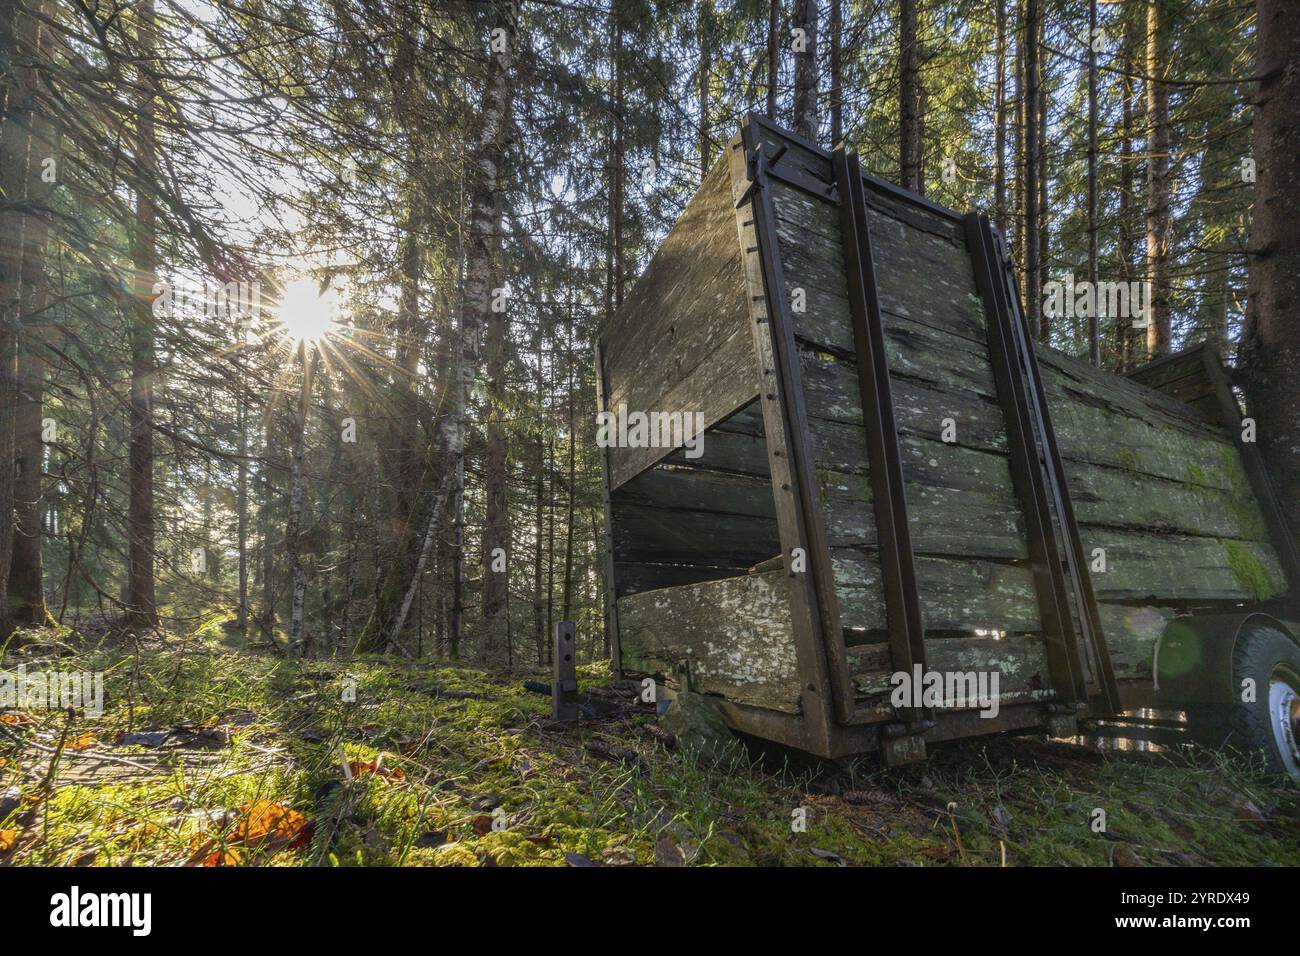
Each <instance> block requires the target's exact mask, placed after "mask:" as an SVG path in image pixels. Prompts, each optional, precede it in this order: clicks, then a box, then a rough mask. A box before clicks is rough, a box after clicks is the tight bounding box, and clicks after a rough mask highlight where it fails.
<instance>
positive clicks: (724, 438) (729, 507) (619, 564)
mask: <svg viewBox="0 0 1300 956" xmlns="http://www.w3.org/2000/svg"><path fill="white" fill-rule="evenodd" d="M700 450H701V452H702V454H701V455H700V457H698V458H687V457H686V456H685V452H684V451H679V452H677V453H676V454H674V455H671V456H669V458H667V459H665V460H664V461H663V462H661V463H660V464H658V465H655V466H654V467H652V468H650V469H648V470H646V471H644V472H642V473H641V474H639V475H637V476H636V477H635V478H632V479H631V480H629V481H627V482H626V483H625V484H623V485H622V486H621V487H619V488H617V489H615V490H614V492H613V493H612V494H611V495H610V515H611V519H612V520H611V539H612V546H613V551H614V560H615V575H616V578H617V593H618V594H619V595H620V596H622V595H624V594H629V593H636V592H639V591H646V590H653V589H655V588H660V587H669V586H672V585H675V584H686V583H695V582H698V581H704V580H713V579H716V578H721V577H729V576H732V575H736V574H743V573H744V571H745V569H746V568H748V567H750V566H751V565H753V564H754V563H755V562H757V561H760V560H763V559H764V558H767V557H770V556H771V555H772V554H774V553H776V551H777V550H778V549H779V548H780V537H779V533H778V529H777V524H776V507H775V504H774V501H773V498H772V484H771V478H770V475H769V473H768V463H767V448H766V445H765V442H764V437H763V423H762V419H761V417H759V416H758V415H757V413H756V408H755V407H748V408H746V409H743V410H742V411H740V412H738V413H737V414H736V415H735V416H733V417H732V418H730V419H727V420H725V421H723V422H721V423H719V424H718V425H716V426H715V427H713V428H711V429H709V430H708V431H707V432H706V433H705V435H704V440H703V442H702V443H701V445H700Z"/></svg>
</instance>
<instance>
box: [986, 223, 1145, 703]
mask: <svg viewBox="0 0 1300 956" xmlns="http://www.w3.org/2000/svg"><path fill="white" fill-rule="evenodd" d="M981 218H982V220H983V226H984V228H985V229H987V230H988V232H989V235H990V236H991V237H992V239H993V248H994V250H995V251H997V253H998V255H999V257H1000V258H1001V261H1002V264H1003V266H1002V275H1003V278H1004V279H1005V286H1004V287H1005V288H1006V289H1007V290H1008V292H1007V295H1008V301H1009V302H1010V305H1011V318H1012V323H1013V329H1014V331H1015V332H1016V334H1017V335H1018V336H1019V338H1020V344H1021V351H1022V355H1023V357H1024V367H1025V377H1026V384H1027V385H1028V386H1029V391H1030V398H1031V400H1032V402H1033V405H1032V406H1031V414H1032V415H1033V416H1034V417H1035V419H1036V421H1037V424H1038V433H1039V439H1040V442H1041V451H1042V455H1043V461H1044V464H1045V465H1046V472H1047V490H1048V491H1049V492H1050V493H1051V495H1052V503H1053V504H1054V505H1055V507H1056V517H1057V521H1058V522H1059V524H1060V529H1061V531H1062V532H1063V533H1064V535H1065V542H1064V544H1065V565H1066V569H1067V570H1068V572H1069V575H1070V583H1071V584H1072V585H1073V587H1074V594H1075V597H1076V598H1077V599H1078V612H1079V625H1080V627H1081V628H1082V630H1083V633H1082V634H1081V635H1080V636H1081V637H1082V638H1083V640H1084V642H1085V646H1086V647H1088V648H1090V649H1091V650H1092V652H1093V654H1094V655H1095V656H1096V661H1095V663H1096V671H1095V672H1093V673H1092V674H1091V677H1092V681H1093V682H1094V683H1095V684H1096V686H1097V696H1099V697H1100V700H1099V701H1098V704H1099V707H1098V708H1095V709H1100V710H1102V711H1104V712H1106V713H1116V712H1118V711H1119V709H1120V699H1119V697H1120V695H1119V684H1118V683H1117V682H1116V680H1115V668H1114V665H1113V664H1112V663H1111V659H1110V648H1109V647H1108V646H1107V644H1106V634H1105V632H1104V631H1103V630H1102V626H1101V614H1100V613H1099V612H1098V610H1097V596H1096V594H1095V593H1094V592H1093V590H1092V578H1091V576H1090V575H1089V572H1088V570H1087V560H1086V559H1085V558H1084V554H1083V541H1082V539H1081V538H1080V537H1079V524H1078V522H1077V521H1076V520H1075V517H1074V502H1073V501H1072V500H1071V498H1070V483H1069V480H1068V479H1067V477H1066V474H1065V466H1064V464H1062V462H1061V452H1060V448H1059V446H1058V445H1057V442H1056V428H1055V426H1053V424H1052V415H1051V410H1050V409H1049V407H1048V404H1047V389H1046V388H1045V387H1044V386H1043V375H1042V371H1041V370H1040V369H1039V367H1038V356H1037V354H1036V353H1035V351H1034V342H1033V338H1032V337H1031V336H1030V335H1029V327H1028V325H1027V324H1026V322H1025V319H1024V312H1023V310H1022V309H1021V308H1020V287H1019V284H1018V283H1017V282H1016V276H1015V271H1014V269H1013V268H1012V265H1011V257H1010V256H1009V255H1007V253H1006V249H1005V247H1004V245H1003V242H1002V237H1001V236H1000V235H998V233H997V231H996V230H994V229H993V227H992V226H991V225H990V223H989V219H988V216H983V217H981ZM1084 664H1085V667H1087V669H1088V670H1089V671H1092V668H1091V667H1090V666H1088V662H1086V661H1085V662H1084Z"/></svg>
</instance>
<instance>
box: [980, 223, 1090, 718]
mask: <svg viewBox="0 0 1300 956" xmlns="http://www.w3.org/2000/svg"><path fill="white" fill-rule="evenodd" d="M965 227H966V240H967V245H968V246H969V249H970V254H971V262H972V265H973V266H974V269H975V281H976V284H977V285H978V286H979V290H980V295H981V296H982V297H983V299H984V305H985V311H986V313H987V315H988V318H989V321H988V331H989V355H990V358H991V360H992V364H993V373H994V378H995V380H996V383H997V392H998V400H999V402H1000V403H1001V405H1002V413H1003V418H1004V419H1005V421H1006V426H1007V449H1008V452H1009V454H1008V464H1009V465H1010V466H1011V478H1012V484H1013V485H1014V486H1015V490H1016V496H1017V497H1018V498H1019V500H1020V507H1021V511H1022V513H1023V514H1024V518H1025V528H1026V531H1027V532H1028V542H1027V544H1028V547H1029V558H1030V564H1031V570H1032V571H1033V577H1034V591H1035V594H1036V595H1037V596H1038V611H1039V615H1040V617H1041V619H1042V622H1043V640H1044V643H1045V644H1046V648H1047V662H1048V670H1049V672H1050V674H1051V679H1052V688H1053V690H1054V691H1055V692H1056V695H1057V696H1058V697H1059V698H1060V699H1061V700H1063V701H1068V702H1072V703H1079V702H1084V701H1086V700H1087V699H1088V692H1087V686H1086V683H1085V680H1084V675H1083V668H1082V662H1081V660H1080V658H1079V648H1078V644H1077V642H1076V640H1075V633H1074V625H1073V622H1072V621H1071V617H1070V605H1069V595H1068V593H1067V591H1066V587H1065V579H1064V576H1063V575H1062V573H1061V561H1060V551H1059V550H1058V543H1057V539H1056V534H1055V529H1054V528H1053V524H1052V515H1051V511H1050V509H1049V507H1048V503H1047V490H1046V489H1045V488H1044V486H1043V481H1042V478H1043V474H1042V470H1041V465H1040V462H1039V458H1038V437H1037V436H1036V434H1035V430H1034V425H1033V422H1032V421H1031V419H1030V408H1031V405H1030V401H1031V393H1030V383H1029V382H1028V381H1027V375H1026V374H1025V365H1026V364H1027V362H1026V361H1025V359H1024V350H1025V348H1026V347H1027V348H1028V349H1029V350H1030V352H1029V356H1030V359H1031V360H1032V355H1033V352H1032V349H1033V345H1032V343H1027V342H1026V341H1025V339H1026V338H1027V336H1026V335H1024V334H1023V333H1024V332H1025V331H1026V330H1024V329H1023V328H1021V326H1022V325H1023V316H1022V315H1021V314H1020V311H1019V310H1018V309H1016V310H1015V311H1014V312H1013V306H1012V300H1011V291H1012V290H1010V289H1009V288H1008V285H1007V282H1006V278H1007V276H1006V273H1005V271H1004V269H1003V268H1002V255H1001V250H1000V248H999V245H998V242H997V240H996V238H995V236H994V233H993V230H992V227H991V226H990V225H989V221H988V217H987V216H981V215H978V214H976V213H971V214H969V215H968V216H967V217H966V219H965Z"/></svg>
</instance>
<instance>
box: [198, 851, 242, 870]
mask: <svg viewBox="0 0 1300 956" xmlns="http://www.w3.org/2000/svg"><path fill="white" fill-rule="evenodd" d="M243 862H244V861H243V858H242V857H240V855H239V851H238V850H236V849H233V848H231V849H226V850H217V851H216V852H215V853H209V854H208V855H207V856H205V857H204V858H203V861H202V862H201V863H199V866H239V865H240V864H241V863H243Z"/></svg>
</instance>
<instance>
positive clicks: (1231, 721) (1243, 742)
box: [1224, 626, 1300, 774]
mask: <svg viewBox="0 0 1300 956" xmlns="http://www.w3.org/2000/svg"><path fill="white" fill-rule="evenodd" d="M1279 664H1284V665H1286V666H1287V667H1288V668H1289V669H1290V670H1291V671H1292V673H1293V674H1294V675H1295V676H1296V678H1297V680H1300V645H1297V644H1296V643H1295V641H1293V640H1291V638H1290V637H1288V636H1287V635H1286V634H1284V633H1282V632H1281V631H1279V630H1277V629H1276V628H1272V627H1264V626H1257V627H1252V628H1250V629H1249V630H1246V631H1244V632H1242V634H1241V635H1240V636H1239V637H1238V638H1237V646H1236V648H1235V649H1234V650H1233V655H1232V671H1233V686H1234V687H1236V688H1240V687H1241V682H1242V681H1243V680H1245V679H1246V678H1251V679H1253V680H1254V681H1255V701H1254V702H1253V703H1249V704H1248V703H1245V702H1242V701H1237V702H1236V703H1234V704H1233V705H1232V706H1231V707H1229V708H1228V709H1227V712H1226V713H1225V714H1224V717H1225V723H1224V729H1225V730H1226V731H1227V733H1226V741H1225V742H1226V743H1227V744H1228V746H1231V747H1234V748H1236V749H1239V750H1243V751H1247V752H1250V751H1254V752H1257V753H1262V754H1263V755H1264V765H1265V767H1266V768H1267V769H1268V771H1269V772H1270V773H1276V774H1286V773H1288V770H1287V766H1286V764H1285V763H1284V762H1283V760H1282V755H1281V753H1280V752H1279V750H1278V744H1277V740H1276V739H1275V738H1274V736H1273V726H1272V722H1271V717H1270V714H1269V705H1268V684H1269V679H1270V678H1271V677H1272V675H1273V671H1274V670H1275V669H1276V668H1277V666H1278V665H1279ZM1297 689H1300V687H1298V688H1297Z"/></svg>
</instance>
